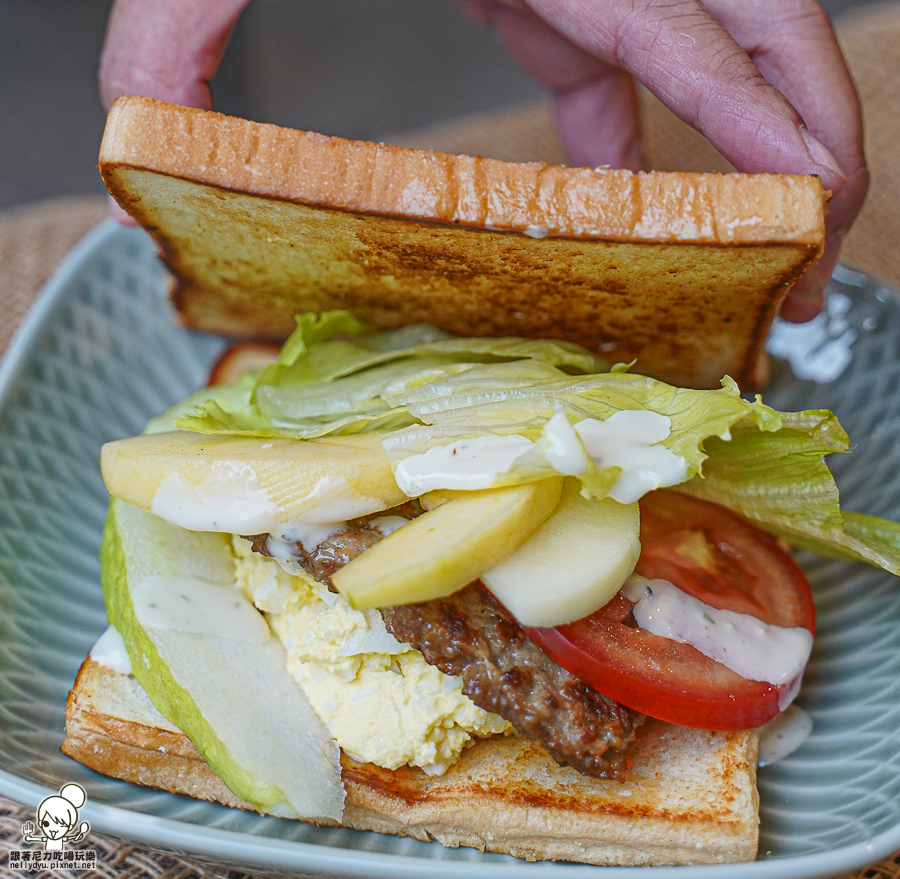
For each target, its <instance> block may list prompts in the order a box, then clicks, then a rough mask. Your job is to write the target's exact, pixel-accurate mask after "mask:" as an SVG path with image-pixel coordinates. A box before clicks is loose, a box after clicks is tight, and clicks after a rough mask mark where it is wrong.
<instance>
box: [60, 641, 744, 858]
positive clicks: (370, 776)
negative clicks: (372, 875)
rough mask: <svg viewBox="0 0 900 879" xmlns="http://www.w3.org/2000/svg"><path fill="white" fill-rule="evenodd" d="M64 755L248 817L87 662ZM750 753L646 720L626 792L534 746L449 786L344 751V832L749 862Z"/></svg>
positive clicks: (464, 772)
mask: <svg viewBox="0 0 900 879" xmlns="http://www.w3.org/2000/svg"><path fill="white" fill-rule="evenodd" d="M62 748H63V751H64V752H65V753H66V754H68V755H69V756H71V757H73V758H74V759H76V760H78V761H80V762H82V763H84V764H85V765H87V766H89V767H91V768H92V769H95V770H97V771H98V772H102V773H104V774H106V775H111V776H113V777H116V778H122V779H125V780H127V781H132V782H136V783H138V784H144V785H148V786H151V787H156V788H161V789H163V790H168V791H172V792H175V793H185V794H188V795H190V796H194V797H199V798H202V799H207V800H214V801H218V802H222V803H225V804H226V805H229V806H236V807H240V808H251V807H250V806H249V805H248V804H246V803H243V802H241V801H240V800H238V799H237V798H236V797H235V796H234V795H233V794H232V793H231V791H229V790H228V788H227V787H226V786H225V785H224V783H223V782H222V781H221V780H220V779H219V778H218V777H217V776H216V775H215V774H214V773H213V771H212V770H211V769H210V768H209V766H208V764H207V763H206V762H205V760H203V758H202V756H201V755H200V754H199V753H198V752H197V751H196V749H195V748H194V746H193V745H192V744H191V743H190V741H189V740H188V739H187V737H186V736H185V735H184V734H183V733H181V732H179V731H177V730H176V729H175V728H174V727H172V726H171V724H169V723H168V722H167V721H165V719H164V718H163V717H162V715H160V714H159V713H158V712H157V711H156V709H155V708H154V707H153V705H152V704H151V703H150V700H149V698H148V697H147V695H146V694H145V693H144V691H143V690H142V689H141V687H140V685H139V684H138V683H137V681H136V680H135V679H134V678H133V677H131V676H129V675H125V674H121V673H118V672H114V671H113V670H111V669H109V668H106V667H104V666H101V665H98V664H97V663H95V662H94V661H93V660H91V659H90V658H88V659H87V660H86V661H85V663H84V664H83V665H82V667H81V670H80V671H79V674H78V678H77V680H76V682H75V685H74V687H73V689H72V691H71V693H70V695H69V700H68V703H67V708H66V739H65V742H64V743H63V746H62ZM757 748H758V736H757V734H756V733H755V732H734V733H721V732H720V733H710V732H705V731H701V730H688V729H685V728H683V727H676V726H672V725H670V724H664V723H661V722H657V721H648V723H647V724H646V725H645V727H644V728H643V729H642V731H641V733H640V735H639V738H638V741H637V743H636V745H635V746H634V748H633V751H632V753H631V754H630V758H631V760H632V766H631V768H630V769H629V770H628V772H627V773H626V777H625V779H624V780H623V781H621V782H617V781H605V780H602V779H592V778H588V777H586V776H582V775H580V774H579V773H577V772H576V771H574V770H572V769H568V768H565V767H560V766H558V765H557V764H556V763H555V762H554V761H553V760H552V759H551V758H550V757H549V755H548V754H547V753H546V751H545V750H544V749H543V748H542V747H541V746H540V745H538V744H536V743H534V742H531V741H528V740H525V739H521V738H519V737H516V736H508V737H505V736H495V737H493V738H491V739H485V740H479V741H476V742H475V743H473V744H472V745H470V746H469V747H468V748H466V749H465V750H464V751H463V754H462V756H461V757H460V760H459V761H458V763H457V764H456V765H455V766H454V767H452V768H451V769H450V770H449V771H448V772H447V773H446V774H445V775H443V776H428V775H426V774H425V773H423V772H422V771H420V770H418V769H414V768H408V767H404V768H401V769H399V770H394V771H391V770H386V769H381V768H379V767H376V766H373V765H371V764H363V763H358V762H356V761H354V760H353V759H351V758H350V757H348V756H347V755H343V757H342V771H343V779H344V785H345V788H346V791H347V800H346V806H345V812H344V817H343V822H342V825H343V826H346V827H351V828H355V829H358V830H375V831H378V832H381V833H391V834H395V835H398V836H412V837H414V838H416V839H421V840H426V841H428V840H437V841H439V842H441V843H443V844H444V845H447V846H458V845H465V846H473V847H475V848H478V849H480V850H482V851H485V850H486V851H494V852H503V853H506V854H511V855H515V856H516V857H520V858H524V859H526V860H546V859H554V860H572V861H581V862H585V863H592V864H622V865H653V864H700V863H730V862H738V861H747V860H752V859H753V858H754V857H755V854H756V846H757V834H758V799H757V793H756V784H755V782H756V769H755V767H756V756H757Z"/></svg>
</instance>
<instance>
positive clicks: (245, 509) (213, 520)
mask: <svg viewBox="0 0 900 879" xmlns="http://www.w3.org/2000/svg"><path fill="white" fill-rule="evenodd" d="M150 512H151V513H153V514H154V515H156V516H159V517H160V518H161V519H165V520H166V521H167V522H170V523H171V524H172V525H179V526H180V527H182V528H187V529H188V530H189V531H223V532H226V533H230V534H260V533H262V532H264V531H272V530H274V528H275V526H276V524H277V522H278V519H279V517H278V507H277V505H276V504H275V502H274V501H273V499H272V497H271V496H270V495H269V493H268V492H267V491H266V490H265V489H264V488H262V486H261V485H260V483H259V479H257V476H256V472H255V471H254V470H253V468H252V467H250V466H249V465H247V464H243V463H240V462H237V461H216V462H215V463H214V464H213V465H212V466H211V467H210V469H209V471H208V472H207V474H206V475H205V476H204V477H203V479H202V480H201V481H200V482H198V483H196V484H195V483H193V482H191V481H190V480H189V479H186V478H185V477H184V476H182V475H181V474H180V473H175V472H173V473H167V474H166V475H165V476H164V477H163V478H162V479H161V480H160V483H159V486H158V487H157V489H156V493H155V494H154V495H153V501H152V503H151V505H150Z"/></svg>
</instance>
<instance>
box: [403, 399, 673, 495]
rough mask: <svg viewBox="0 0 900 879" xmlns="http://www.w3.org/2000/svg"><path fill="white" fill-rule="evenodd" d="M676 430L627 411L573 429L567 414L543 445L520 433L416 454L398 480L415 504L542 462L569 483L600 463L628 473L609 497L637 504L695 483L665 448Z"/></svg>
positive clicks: (664, 420) (545, 434) (649, 415)
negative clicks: (648, 496) (442, 490)
mask: <svg viewBox="0 0 900 879" xmlns="http://www.w3.org/2000/svg"><path fill="white" fill-rule="evenodd" d="M671 423H672V422H671V419H670V418H668V416H666V415H660V414H659V413H658V412H647V411H643V410H624V411H621V412H615V413H613V414H612V415H611V416H610V417H609V418H607V419H606V420H605V421H599V420H598V419H596V418H585V419H584V420H582V421H579V422H578V424H576V425H574V426H573V425H572V424H571V422H570V421H569V419H568V417H567V416H566V414H565V413H564V412H563V411H561V410H560V411H558V412H556V414H555V415H553V417H552V418H550V420H549V421H548V422H547V423H546V424H545V425H544V429H543V431H542V432H541V440H540V443H539V444H537V443H534V442H532V441H531V440H529V439H528V438H527V437H524V436H519V435H518V434H511V435H507V436H493V435H491V436H482V437H475V438H472V439H463V440H457V441H456V442H453V443H448V444H447V445H443V446H435V447H434V448H431V449H429V450H428V451H427V452H423V453H422V454H420V455H410V457H408V458H405V459H404V460H402V461H401V462H400V463H399V464H398V465H397V468H396V471H395V474H394V475H395V477H396V479H397V484H398V485H399V486H400V488H401V489H402V490H403V491H404V492H406V494H408V495H409V496H410V497H415V496H418V495H421V494H424V493H425V492H427V491H434V490H435V489H440V488H453V489H461V490H465V491H472V490H477V489H481V488H490V487H491V486H492V485H494V484H495V482H496V481H497V477H498V476H501V475H503V474H506V473H509V472H510V471H512V470H513V469H514V468H515V467H516V466H517V465H524V464H526V463H527V462H528V460H529V458H530V459H532V460H533V459H534V458H535V456H541V457H542V458H543V462H544V463H545V465H549V466H550V467H552V468H553V469H554V470H556V471H557V472H558V473H562V474H563V475H565V476H577V475H578V474H580V473H583V472H584V471H585V470H586V469H587V467H588V466H589V463H590V461H593V462H594V463H595V464H596V465H597V466H598V467H620V468H621V470H622V472H621V473H620V474H619V476H618V478H617V479H616V481H615V483H614V485H613V487H612V489H611V490H610V495H609V496H610V497H611V498H612V499H613V500H616V501H618V502H619V503H622V504H631V503H634V502H635V501H636V500H638V499H639V498H641V497H642V496H643V495H645V494H646V493H647V492H648V491H653V490H654V489H656V488H664V487H666V486H669V485H677V484H678V483H679V482H684V480H685V479H686V477H687V462H686V461H685V460H684V458H682V457H681V456H680V455H676V454H675V453H674V452H672V451H671V450H669V449H667V448H666V447H665V446H662V445H659V443H660V442H661V441H662V440H664V439H665V438H666V437H667V436H668V435H669V430H670V427H671Z"/></svg>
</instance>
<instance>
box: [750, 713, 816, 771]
mask: <svg viewBox="0 0 900 879" xmlns="http://www.w3.org/2000/svg"><path fill="white" fill-rule="evenodd" d="M812 728H813V722H812V718H811V717H810V716H809V714H807V712H805V711H804V710H803V709H802V708H799V707H798V706H796V705H791V706H790V707H788V708H787V709H786V710H785V711H783V712H782V713H781V714H779V715H778V717H776V718H775V719H774V720H770V721H769V722H768V723H767V724H766V725H765V726H764V727H762V729H761V730H760V735H759V765H760V766H768V765H769V764H770V763H774V762H775V761H776V760H781V759H782V758H784V757H787V756H788V754H793V753H794V751H796V750H797V748H799V747H800V745H802V744H803V743H804V742H805V741H806V740H807V739H808V738H809V736H810V733H812Z"/></svg>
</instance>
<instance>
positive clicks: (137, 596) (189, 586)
mask: <svg viewBox="0 0 900 879" xmlns="http://www.w3.org/2000/svg"><path fill="white" fill-rule="evenodd" d="M131 598H132V602H133V604H134V614H135V616H136V617H137V619H138V622H139V623H140V624H141V625H142V626H148V627H151V628H155V629H174V630H177V631H179V632H193V633H196V634H198V635H215V636H216V637H219V638H227V639H229V640H232V641H244V642H246V643H248V644H265V643H266V642H267V641H268V640H269V638H270V637H271V635H270V633H269V626H268V624H267V623H266V621H265V619H264V617H263V615H262V614H261V613H260V612H259V611H258V610H256V608H255V607H254V606H253V605H252V604H251V603H250V602H249V601H248V600H247V599H246V598H245V597H244V596H243V595H242V594H241V593H240V591H238V589H236V588H235V587H234V586H231V585H222V584H216V583H210V582H209V581H208V580H201V579H200V578H199V577H165V576H161V575H158V574H154V575H153V576H150V577H146V578H145V579H144V580H142V581H141V583H140V584H139V585H138V587H137V588H136V589H135V590H134V591H133V592H132V596H131Z"/></svg>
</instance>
